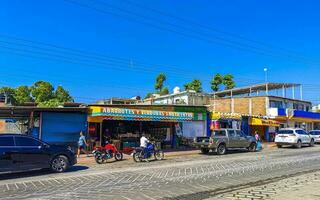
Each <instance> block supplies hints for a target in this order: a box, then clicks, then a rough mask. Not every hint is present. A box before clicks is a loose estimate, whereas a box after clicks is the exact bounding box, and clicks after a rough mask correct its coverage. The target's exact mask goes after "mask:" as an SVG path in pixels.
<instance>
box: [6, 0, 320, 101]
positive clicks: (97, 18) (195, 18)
mask: <svg viewBox="0 0 320 200" xmlns="http://www.w3.org/2000/svg"><path fill="white" fill-rule="evenodd" d="M74 2H75V3H74ZM81 5H82V6H81ZM83 5H85V6H83ZM154 9H155V10H154ZM319 9H320V2H319V1H316V0H314V1H311V0H306V1H292V0H291V1H290V0H282V1H277V0H268V1H261V0H243V1H236V0H230V1H223V0H200V1H191V0H190V1H182V0H177V1H169V0H161V1H160V0H153V1H151V0H149V1H146V0H139V1H134V0H123V1H115V0H65V1H64V0H56V1H42V0H29V1H23V0H2V1H0V86H13V87H15V86H18V85H21V84H24V85H31V84H32V83H33V82H34V81H36V80H47V81H50V82H52V83H53V84H54V85H55V86H58V85H62V86H64V87H66V88H67V89H68V90H70V92H71V94H72V95H73V96H74V97H76V100H77V101H81V102H92V101H94V100H95V99H99V98H106V97H112V96H113V97H131V96H135V95H141V96H144V95H145V94H146V93H147V92H151V91H153V90H154V88H153V87H154V79H155V76H156V75H157V74H158V73H159V72H165V73H166V74H167V79H168V80H167V82H166V86H168V87H169V88H170V90H172V89H173V88H174V87H175V86H180V87H183V84H184V83H186V82H189V81H191V80H192V79H193V78H197V79H200V80H202V82H203V88H204V90H205V91H207V92H210V85H209V80H210V79H211V77H212V76H213V74H215V73H222V74H227V73H231V74H233V75H234V76H235V80H236V83H237V85H238V86H245V85H249V84H253V83H259V82H263V81H264V72H263V68H264V67H268V79H269V81H272V82H296V83H303V84H306V85H305V86H304V88H305V92H304V97H305V99H307V100H312V101H313V102H314V103H320V102H319V101H318V100H320V95H319V94H320V83H319V81H318V80H319V74H320V67H319V66H320V59H319V52H320V51H319V50H320V39H319V35H320V26H319V19H320V13H319V12H318V11H319ZM181 19H183V20H181ZM190 21H192V22H190ZM205 27H209V28H205ZM17 39H23V40H17ZM26 40H28V41H29V42H27V41H26ZM30 41H31V42H30ZM36 42H41V43H45V44H46V45H41V44H39V43H36ZM48 44H50V45H51V46H48ZM52 45H56V46H52ZM57 46H58V47H59V48H57ZM70 49H72V50H70ZM79 50H80V51H81V52H79ZM318 88H319V89H318Z"/></svg>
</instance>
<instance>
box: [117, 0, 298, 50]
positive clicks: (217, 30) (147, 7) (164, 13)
mask: <svg viewBox="0 0 320 200" xmlns="http://www.w3.org/2000/svg"><path fill="white" fill-rule="evenodd" d="M123 1H125V2H127V3H128V4H131V5H133V6H135V7H138V8H142V9H147V10H149V11H152V12H154V13H157V14H160V15H162V16H167V17H170V18H172V19H176V20H179V21H182V22H185V23H188V24H191V25H192V26H198V27H201V28H203V29H206V30H209V31H212V32H216V33H219V34H224V35H228V36H231V37H233V38H236V39H240V40H245V41H248V42H252V43H256V44H258V45H262V46H265V47H267V48H272V49H280V50H282V51H285V52H287V53H288V52H289V53H294V54H299V53H297V52H294V51H292V50H289V49H285V48H282V47H275V46H273V45H270V44H267V43H265V42H261V41H257V40H253V39H250V38H247V37H244V36H242V35H239V34H235V33H230V32H226V31H223V30H219V29H217V28H213V27H211V26H207V25H204V24H201V23H198V22H196V21H193V20H190V19H186V18H183V17H180V16H176V15H173V14H172V13H168V12H165V11H162V10H157V9H155V8H152V7H149V6H146V5H142V4H139V3H137V2H136V1H135V2H133V1H131V0H123Z"/></svg>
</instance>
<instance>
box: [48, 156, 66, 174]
mask: <svg viewBox="0 0 320 200" xmlns="http://www.w3.org/2000/svg"><path fill="white" fill-rule="evenodd" d="M68 167H69V160H68V158H67V157H66V156H63V155H59V156H56V157H55V158H54V159H53V160H52V161H51V165H50V169H51V171H53V172H58V173H61V172H64V171H66V170H67V169H68Z"/></svg>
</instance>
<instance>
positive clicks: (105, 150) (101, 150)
mask: <svg viewBox="0 0 320 200" xmlns="http://www.w3.org/2000/svg"><path fill="white" fill-rule="evenodd" d="M92 153H93V155H94V158H95V161H96V162H97V163H98V164H102V163H106V162H107V160H109V159H111V158H114V159H115V160H116V161H120V160H122V159H123V154H122V152H120V151H119V150H118V149H117V148H116V147H115V146H114V145H113V144H106V145H105V146H104V147H96V149H95V150H94V151H93V152H92Z"/></svg>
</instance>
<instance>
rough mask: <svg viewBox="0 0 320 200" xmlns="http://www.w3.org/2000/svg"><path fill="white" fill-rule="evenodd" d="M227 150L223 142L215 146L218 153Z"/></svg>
mask: <svg viewBox="0 0 320 200" xmlns="http://www.w3.org/2000/svg"><path fill="white" fill-rule="evenodd" d="M226 151H227V148H226V145H225V144H220V145H219V146H218V148H217V154H218V155H223V154H225V153H226Z"/></svg>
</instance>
